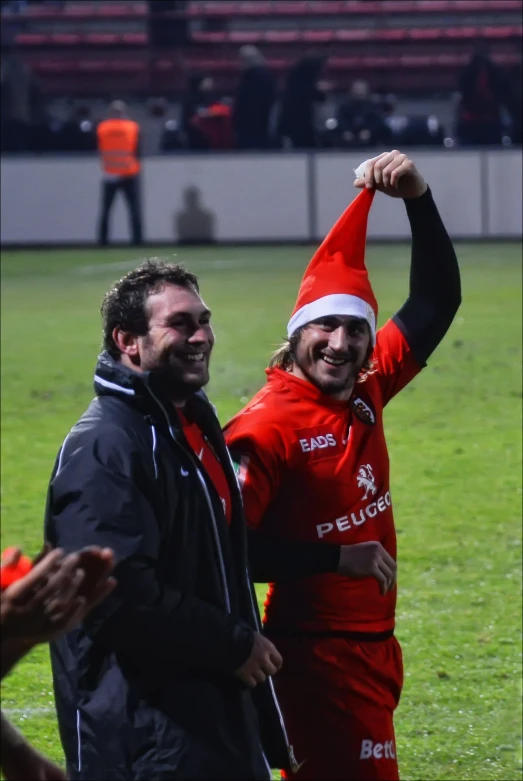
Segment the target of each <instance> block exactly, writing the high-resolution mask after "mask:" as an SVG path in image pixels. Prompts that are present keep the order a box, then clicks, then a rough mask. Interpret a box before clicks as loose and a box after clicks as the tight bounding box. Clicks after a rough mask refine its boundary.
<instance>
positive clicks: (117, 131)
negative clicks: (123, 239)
mask: <svg viewBox="0 0 523 781" xmlns="http://www.w3.org/2000/svg"><path fill="white" fill-rule="evenodd" d="M97 138H98V151H99V152H100V160H101V163H102V168H103V183H102V212H101V216H100V225H99V233H98V241H99V244H100V245H101V246H106V245H107V242H108V227H109V215H110V212H111V207H112V205H113V201H114V198H115V196H116V194H117V192H118V191H119V190H121V192H122V193H123V195H124V197H125V200H126V202H127V206H128V208H129V215H130V218H131V233H132V243H133V244H134V245H138V244H141V243H142V220H141V211H140V178H139V177H140V160H139V154H140V150H139V147H140V127H139V125H138V123H137V122H133V121H132V120H131V119H129V117H128V114H127V106H126V105H125V103H124V102H123V101H121V100H115V101H113V103H111V106H110V109H109V118H108V119H106V120H104V121H103V122H100V124H99V125H98V128H97Z"/></svg>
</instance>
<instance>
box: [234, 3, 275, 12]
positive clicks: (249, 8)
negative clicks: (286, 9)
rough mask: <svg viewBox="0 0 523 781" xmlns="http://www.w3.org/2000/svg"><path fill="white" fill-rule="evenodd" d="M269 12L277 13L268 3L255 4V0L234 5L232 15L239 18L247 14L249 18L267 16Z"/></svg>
mask: <svg viewBox="0 0 523 781" xmlns="http://www.w3.org/2000/svg"><path fill="white" fill-rule="evenodd" d="M271 11H272V12H274V11H277V9H273V8H272V4H271V3H270V2H267V1H265V2H256V0H252V2H246V3H245V2H243V3H236V8H235V9H234V13H235V14H237V15H239V16H242V15H245V14H248V15H249V16H267V15H268V14H270V13H271Z"/></svg>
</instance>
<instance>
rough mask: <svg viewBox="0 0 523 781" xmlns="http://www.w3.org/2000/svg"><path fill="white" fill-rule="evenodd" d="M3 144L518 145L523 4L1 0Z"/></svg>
mask: <svg viewBox="0 0 523 781" xmlns="http://www.w3.org/2000/svg"><path fill="white" fill-rule="evenodd" d="M1 5H2V11H1V13H2V64H1V102H2V115H1V117H2V126H1V151H2V153H17V152H19V153H24V152H25V153H32V152H37V153H45V152H50V151H52V152H69V153H71V152H87V151H91V150H92V151H93V152H94V151H95V150H96V147H97V141H96V127H97V124H98V123H99V122H100V121H101V120H102V119H104V117H105V116H106V112H107V108H108V106H109V104H110V103H111V101H113V100H115V99H120V100H124V101H125V102H126V104H127V107H128V112H129V116H131V117H132V119H133V120H135V121H136V122H138V123H139V125H140V139H141V142H140V143H141V147H142V148H141V151H142V152H143V153H146V154H156V153H176V152H182V151H183V150H201V151H203V150H211V151H212V150H230V149H245V150H263V149H278V148H283V149H311V148H357V147H372V146H389V147H392V146H397V147H400V148H401V147H402V145H403V146H414V145H421V146H445V147H453V146H478V145H503V146H514V145H521V101H522V96H521V81H522V79H521V60H522V47H521V33H522V19H521V12H522V5H523V3H522V2H521V0H384V1H381V2H375V1H374V0H365V2H361V1H358V0H349V1H344V0H316V1H313V0H290V1H286V0H285V1H284V0H248V1H247V2H245V1H243V2H242V1H240V0H236V1H234V0H228V1H227V2H222V1H221V0H212V2H198V1H197V0H194V1H190V0H187V1H185V2H176V1H175V0H172V1H164V0H152V2H149V3H146V2H126V1H125V0H117V1H116V2H115V0H113V2H104V0H90V1H89V0H82V1H81V2H78V0H76V1H73V0H72V1H71V2H69V1H68V0H62V1H61V0H50V1H49V0H37V1H36V2H29V0H5V1H3V2H2V3H1Z"/></svg>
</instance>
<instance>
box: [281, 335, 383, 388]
mask: <svg viewBox="0 0 523 781" xmlns="http://www.w3.org/2000/svg"><path fill="white" fill-rule="evenodd" d="M305 328H307V325H302V327H301V328H298V330H297V331H295V332H294V333H293V335H292V336H291V338H290V339H285V340H284V341H283V342H282V344H281V345H280V346H279V347H278V349H277V350H275V351H274V352H273V354H272V355H271V359H270V361H269V368H270V369H282V370H283V371H286V372H290V370H291V369H292V366H293V363H294V362H295V360H296V348H297V347H298V344H299V343H300V339H301V337H302V333H303V331H304V330H305ZM373 353H374V347H373V346H372V345H370V346H369V349H368V350H367V355H366V356H365V360H364V361H363V366H362V367H361V369H360V373H359V374H358V379H357V380H356V382H365V380H366V379H367V377H368V376H369V375H370V374H374V372H375V371H376V369H377V361H376V359H375V358H373V357H372V355H373Z"/></svg>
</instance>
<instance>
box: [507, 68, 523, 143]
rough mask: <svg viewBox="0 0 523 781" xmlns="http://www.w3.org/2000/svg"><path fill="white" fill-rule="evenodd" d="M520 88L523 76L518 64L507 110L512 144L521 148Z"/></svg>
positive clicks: (521, 109) (522, 108)
mask: <svg viewBox="0 0 523 781" xmlns="http://www.w3.org/2000/svg"><path fill="white" fill-rule="evenodd" d="M522 86H523V74H522V72H521V62H520V64H519V65H518V68H517V70H516V73H515V75H514V80H513V82H512V85H511V90H510V99H509V105H508V110H509V112H510V116H511V119H512V129H511V137H512V142H513V143H514V144H518V145H519V146H521V119H522V116H521V114H522V111H523V96H522V92H521V90H522Z"/></svg>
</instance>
